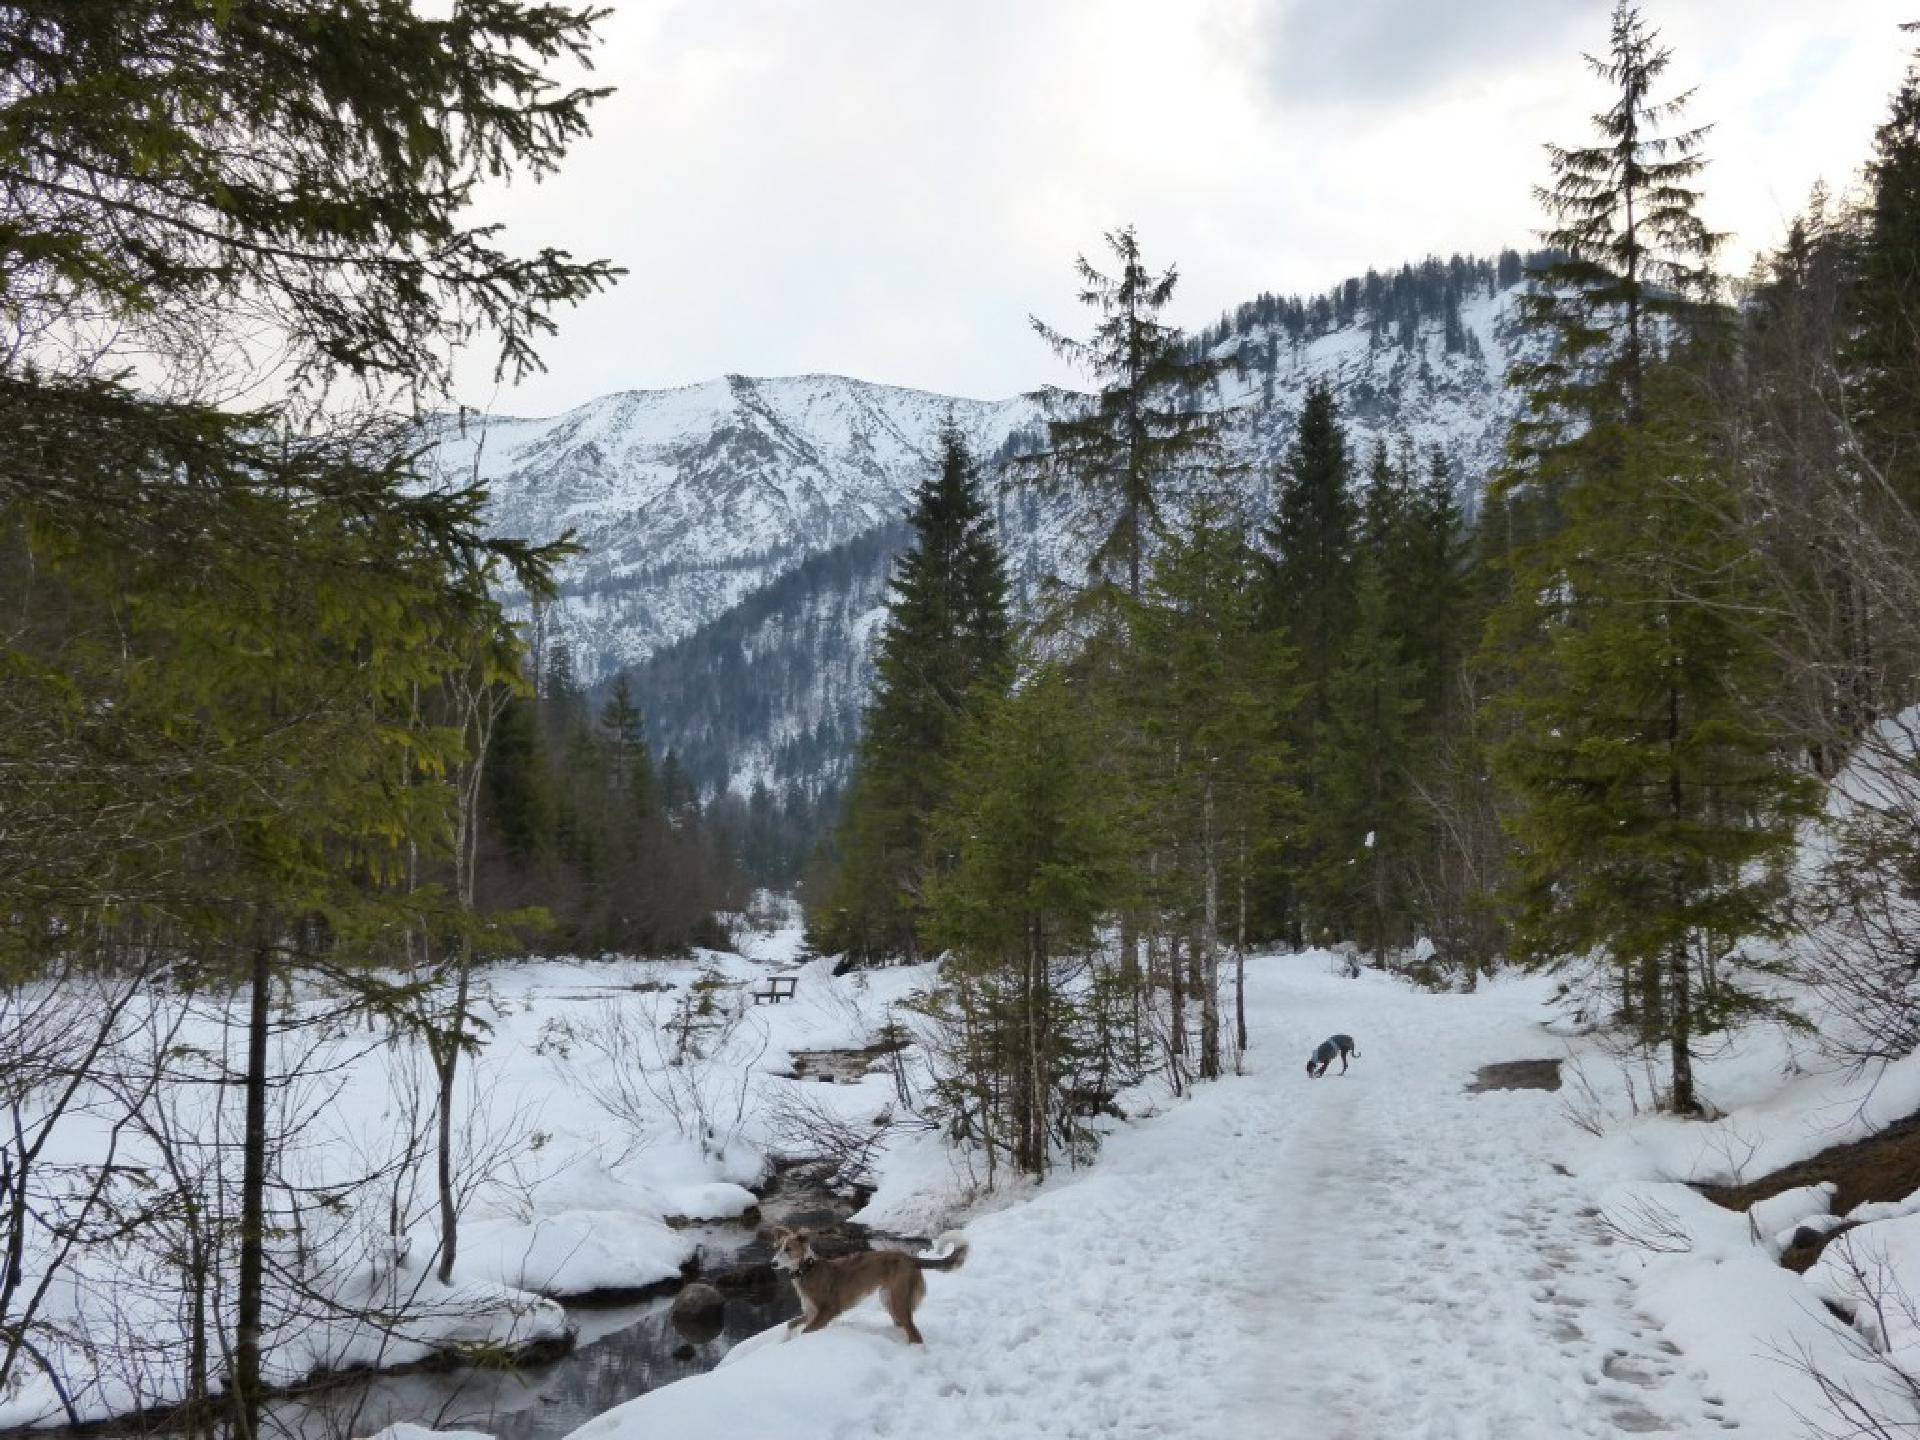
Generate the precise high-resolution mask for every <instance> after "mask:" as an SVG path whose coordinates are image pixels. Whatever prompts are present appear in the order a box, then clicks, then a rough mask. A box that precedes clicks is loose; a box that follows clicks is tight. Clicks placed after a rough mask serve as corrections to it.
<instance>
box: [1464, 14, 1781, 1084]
mask: <svg viewBox="0 0 1920 1440" xmlns="http://www.w3.org/2000/svg"><path fill="white" fill-rule="evenodd" d="M1669 59H1670V52H1669V51H1667V50H1666V49H1664V48H1661V47H1659V46H1658V44H1657V37H1655V36H1653V35H1650V34H1649V33H1648V32H1647V31H1646V30H1645V28H1644V27H1643V25H1642V24H1641V21H1640V17H1639V14H1638V12H1637V11H1636V10H1635V9H1634V7H1632V6H1631V5H1627V4H1621V5H1620V6H1618V7H1617V8H1616V10H1615V12H1614V17H1613V25H1612V47H1611V50H1610V53H1609V56H1608V57H1607V58H1606V59H1604V60H1592V59H1590V60H1589V65H1590V66H1591V68H1592V69H1593V70H1594V72H1595V73H1596V74H1598V75H1599V76H1600V77H1601V78H1602V79H1603V80H1604V81H1606V82H1607V83H1608V85H1610V86H1611V87H1612V88H1613V90H1614V92H1615V99H1614V102H1613V103H1612V105H1611V106H1610V107H1609V108H1608V109H1607V110H1606V111H1604V112H1602V113H1601V114H1600V115H1598V116H1596V117H1595V125H1596V127H1597V128H1598V130H1599V132H1600V136H1599V143H1598V144H1596V145H1593V146H1590V147H1585V148H1577V149H1563V148H1561V147H1557V146H1550V147H1549V149H1548V153H1549V157H1550V160H1551V163H1552V166H1553V169H1554V172H1555V176H1556V184H1555V186H1554V188H1553V189H1551V190H1548V191H1543V192H1542V196H1541V198H1542V203H1543V204H1544V206H1545V207H1546V209H1547V211H1548V213H1549V215H1550V216H1551V217H1552V218H1553V219H1554V220H1555V221H1556V222H1557V223H1556V224H1555V225H1554V226H1553V227H1552V228H1549V229H1548V230H1547V231H1546V232H1545V233H1544V235H1543V238H1544V239H1545V240H1546V242H1547V243H1548V244H1549V245H1550V246H1552V247H1553V248H1555V249H1556V250H1558V251H1560V252H1562V254H1563V256H1564V258H1563V259H1561V260H1560V261H1559V262H1558V263H1556V264H1555V265H1554V266H1552V267H1550V268H1549V269H1547V270H1546V271H1545V272H1544V273H1543V275H1542V276H1541V277H1539V281H1538V283H1537V285H1536V288H1535V290H1534V291H1533V293H1532V294H1531V295H1530V296H1529V299H1528V304H1527V308H1526V311H1525V316H1526V318H1527V319H1528V321H1529V322H1530V323H1531V324H1532V325H1533V326H1535V328H1536V329H1538V330H1540V331H1541V332H1542V333H1544V334H1545V335H1546V336H1548V337H1549V338H1551V339H1552V340H1553V341H1554V343H1555V347H1556V349H1555V354H1554V356H1553V358H1552V359H1550V360H1548V361H1546V362H1542V363H1540V364H1536V365H1531V366H1527V367H1522V368H1521V369H1520V370H1519V371H1518V375H1517V378H1518V379H1519V381H1520V382H1521V383H1523V384H1525V385H1527V386H1528V387H1529V389H1528V407H1527V413H1526V416H1525V417H1524V418H1523V420H1522V421H1521V422H1520V423H1519V424H1518V425H1516V427H1515V437H1514V447H1513V448H1514V455H1515V459H1516V466H1515V468H1514V469H1513V470H1512V471H1510V473H1509V474H1508V475H1507V476H1506V477H1503V485H1504V486H1505V489H1506V492H1507V498H1508V500H1509V503H1510V504H1511V502H1512V500H1513V498H1514V497H1515V495H1516V494H1524V493H1526V492H1528V491H1531V492H1533V494H1534V496H1535V497H1536V498H1537V497H1539V496H1541V495H1545V496H1548V497H1550V499H1551V502H1552V506H1553V509H1554V512H1555V513H1554V516H1553V523H1552V525H1550V526H1548V527H1546V528H1545V530H1544V532H1543V533H1540V534H1536V535H1535V536H1533V537H1531V539H1530V540H1529V541H1528V542H1527V543H1524V544H1523V546H1522V547H1521V548H1520V549H1519V551H1518V552H1517V555H1516V557H1515V560H1514V562H1513V563H1514V565H1515V583H1514V584H1513V586H1512V590H1511V593H1510V594H1509V596H1508V598H1507V600H1506V602H1505V603H1504V605H1503V606H1502V608H1501V611H1500V612H1499V614H1498V615H1497V616H1496V617H1495V620H1494V623H1493V625H1492V626H1491V627H1490V631H1489V636H1490V641H1491V644H1490V647H1489V655H1490V656H1491V657H1497V661H1498V663H1499V664H1501V665H1503V666H1505V667H1506V669H1507V674H1508V676H1509V678H1510V683H1511V690H1510V693H1509V694H1507V695H1506V696H1505V697H1504V698H1503V701H1502V704H1501V706H1500V708H1499V710H1498V711H1497V713H1498V714H1499V715H1500V716H1501V717H1502V718H1503V720H1504V722H1505V726H1506V733H1505V734H1504V736H1502V737H1501V738H1500V740H1499V741H1498V742H1497V747H1496V756H1497V759H1498V761H1499V763H1500V767H1501V769H1502V771H1503V773H1504V774H1505V775H1506V776H1507V777H1508V779H1509V782H1510V784H1511V785H1512V788H1513V792H1514V802H1515V803H1514V809H1513V811H1512V812H1511V814H1510V815H1509V817H1508V818H1509V823H1510V825H1511V829H1512V833H1513V835H1514V837H1515V839H1516V841H1517V853H1516V855H1515V858H1514V863H1515V868H1516V870H1517V874H1518V887H1519V888H1518V893H1519V897H1520V900H1521V907H1520V918H1521V922H1522V923H1521V926H1520V931H1519V938H1520V940H1521V942H1522V943H1523V944H1524V945H1525V946H1526V947H1527V949H1528V952H1529V953H1530V954H1531V955H1533V956H1534V957H1536V958H1540V959H1565V958H1571V957H1576V956H1584V955H1587V954H1589V953H1598V954H1600V955H1602V956H1604V957H1605V958H1606V959H1607V960H1608V961H1609V962H1611V964H1612V965H1613V967H1614V969H1615V974H1616V978H1617V983H1618V989H1619V994H1620V997H1621V1009H1622V1012H1623V1014H1625V1015H1626V1016H1628V1017H1629V1018H1631V1019H1632V1021H1633V1022H1634V1023H1635V1025H1636V1027H1637V1030H1638V1035H1639V1038H1640V1039H1641V1040H1642V1042H1643V1043H1645V1044H1647V1045H1648V1046H1650V1047H1655V1046H1657V1047H1659V1048H1662V1049H1664V1050H1665V1051H1666V1052H1667V1054H1668V1056H1669V1060H1670V1066H1671V1074H1672V1084H1671V1092H1670V1102H1671V1104H1672V1105H1673V1107H1674V1108H1675V1109H1676V1110H1679V1111H1682V1112H1692V1111H1694V1110H1696V1109H1697V1108H1698V1097H1697V1095H1696V1093H1695V1090H1694V1083H1693V1071H1692V1047H1693V1044H1694V1040H1695V1037H1696V1035H1697V1034H1698V1033H1699V1032H1700V1031H1702V1030H1703V1029H1707V1028H1711V1027H1712V1026H1713V1025H1715V1024H1717V1023H1719V1022H1721V1021H1723V1020H1725V1019H1726V1018H1727V1015H1728V1013H1729V1012H1731V1011H1732V1010H1734V1009H1736V1008H1737V1005H1738V996H1739V991H1738V990H1737V989H1736V988H1735V987H1733V986H1732V985H1731V984H1728V983H1725V982H1726V980H1727V977H1725V976H1723V975H1721V974H1720V972H1719V968H1718V963H1717V962H1718V960H1719V958H1720V955H1721V954H1723V953H1724V951H1725V950H1726V948H1727V947H1728V946H1729V945H1730V944H1731V943H1732V942H1733V941H1735V940H1737V939H1739V938H1741V937H1742V936H1744V935H1748V934H1767V933H1771V932H1773V931H1774V930H1776V929H1777V925H1778V915H1777V912H1776V911H1775V910H1774V909H1773V903H1774V900H1775V898H1776V897H1774V895H1773V894H1772V892H1771V891H1770V889H1769V888H1768V886H1767V883H1766V878H1765V876H1764V875H1763V873H1762V871H1761V868H1760V865H1759V862H1762V861H1764V860H1767V859H1770V858H1774V857H1777V856H1778V855H1779V854H1780V853H1781V852H1782V851H1783V849H1784V848H1785V847H1786V846H1787V845H1789V844H1790V843H1791V821H1792V819H1793V817H1794V815H1795V814H1796V813H1797V810H1796V807H1797V805H1798V804H1799V795H1800V790H1799V779H1798V777H1797V776H1796V775H1795V774H1794V773H1793V772H1792V768H1791V765H1790V763H1788V762H1787V761H1786V759H1785V757H1784V755H1783V751H1782V749H1781V743H1782V742H1781V740H1780V738H1779V737H1778V736H1775V735H1773V734H1771V733H1769V731H1768V730H1767V728H1766V727H1765V726H1764V724H1763V723H1762V722H1761V721H1760V720H1759V719H1758V718H1757V713H1758V706H1759V700H1760V694H1761V691H1762V690H1763V689H1764V687H1765V685H1766V683H1767V680H1768V678H1769V677H1768V672H1767V661H1766V658H1765V650H1764V647H1763V646H1762V645H1761V643H1760V641H1759V640H1758V638H1757V637H1756V636H1755V635H1753V634H1752V633H1751V632H1750V631H1749V630H1748V629H1747V628H1745V621H1746V617H1747V616H1748V615H1749V614H1751V613H1752V612H1753V608H1754V593H1753V587H1754V585H1755V584H1756V576H1755V574H1754V572H1753V568H1752V563H1753V557H1752V556H1751V554H1750V549H1749V547H1748V546H1747V545H1746V544H1745V542H1744V540H1742V539H1741V538H1740V537H1739V536H1738V535H1737V534H1736V533H1735V531H1734V528H1733V526H1732V525H1731V524H1730V522H1729V519H1728V517H1729V516H1730V515H1731V514H1733V513H1734V511H1735V507H1734V506H1733V505H1732V504H1731V502H1730V500H1729V497H1728V495H1727V492H1726V488H1725V487H1726V485H1727V479H1726V476H1725V475H1724V474H1723V473H1722V471H1721V469H1720V468H1719V466H1718V463H1717V462H1716V460H1715V457H1714V456H1713V454H1712V453H1711V449H1710V443H1709V442H1710V436H1709V431H1708V427H1707V425H1706V424H1705V423H1704V422H1703V420H1702V417H1701V416H1700V415H1699V414H1698V413H1697V409H1696V408H1695V407H1694V405H1693V403H1692V401H1691V399H1690V397H1689V394H1688V391H1689V386H1690V385H1691V384H1692V383H1693V380H1692V379H1691V378H1690V376H1689V373H1688V371H1687V370H1686V369H1684V368H1683V367H1682V366H1680V365H1678V364H1675V363H1672V362H1670V361H1667V360H1666V359H1664V358H1663V357H1664V356H1666V355H1667V354H1669V353H1673V352H1677V351H1679V349H1680V347H1681V346H1682V345H1683V344H1686V345H1689V346H1690V348H1688V349H1687V350H1686V351H1685V352H1684V353H1685V355H1686V359H1687V362H1688V365H1689V366H1692V367H1695V368H1696V369H1697V368H1698V367H1701V366H1704V365H1705V364H1707V363H1708V362H1709V361H1710V359H1711V357H1712V355H1713V353H1714V352H1713V349H1712V343H1711V342H1712V340H1713V338H1714V337H1715V335H1716V332H1717V331H1718V330H1719V325H1718V317H1717V316H1716V315H1715V313H1714V312H1713V311H1712V310H1711V307H1710V300H1711V296H1712V294H1713V291H1714V288H1715V285H1714V280H1713V277H1712V275H1711V271H1710V268H1709V262H1710V260H1711V257H1712V254H1713V252H1714V249H1715V245H1716V242H1717V237H1715V236H1714V235H1712V234H1711V233H1710V232H1709V231H1708V230H1707V229H1706V227H1705V226H1704V225H1703V224H1702V223H1701V222H1700V220H1699V218H1698V216H1697V214H1696V213H1695V207H1696V205H1697V203H1698V199H1699V196H1698V192H1697V191H1696V190H1695V189H1694V188H1693V185H1692V183H1691V182H1692V181H1693V180H1694V179H1695V178H1696V177H1697V176H1698V174H1699V172H1700V170H1701V169H1702V167H1703V166H1704V164H1705V160H1704V157H1703V156H1702V154H1701V153H1700V147H1701V143H1702V141H1703V138H1704V135H1705V131H1704V130H1703V129H1698V128H1696V129H1690V130H1681V131H1678V132H1675V133H1670V134H1662V133H1660V127H1661V126H1662V125H1663V124H1664V123H1667V122H1671V121H1673V120H1675V119H1676V118H1677V117H1678V116H1679V115H1680V114H1681V112H1682V111H1683V110H1684V107H1685V104H1686V101H1687V99H1688V96H1687V95H1686V94H1682V95H1681V96H1679V97H1678V98H1676V99H1672V100H1667V101H1664V102H1659V101H1656V100H1655V99H1654V98H1653V95H1652V91H1653V86H1654V83H1655V82H1656V81H1657V80H1658V79H1659V77H1660V76H1661V75H1662V74H1663V72H1664V71H1665V70H1666V68H1667V65H1668V62H1669ZM1703 983H1705V984H1707V985H1708V986H1709V987H1710V988H1709V989H1708V990H1706V991H1704V992H1703V990H1702V984H1703ZM1703 994H1705V995H1711V996H1712V997H1714V999H1713V1004H1712V1005H1711V1006H1709V1005H1706V1004H1703V1003H1702V1000H1703Z"/></svg>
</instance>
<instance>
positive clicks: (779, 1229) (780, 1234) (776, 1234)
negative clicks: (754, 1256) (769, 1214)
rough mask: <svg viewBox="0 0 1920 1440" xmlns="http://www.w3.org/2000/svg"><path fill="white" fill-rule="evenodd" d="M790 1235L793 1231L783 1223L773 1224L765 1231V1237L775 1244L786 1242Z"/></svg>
mask: <svg viewBox="0 0 1920 1440" xmlns="http://www.w3.org/2000/svg"><path fill="white" fill-rule="evenodd" d="M792 1235H793V1231H791V1230H789V1229H787V1227H786V1226H784V1225H775V1226H774V1227H773V1228H772V1229H771V1230H769V1231H767V1238H768V1239H769V1240H771V1241H772V1242H773V1243H774V1244H776V1245H784V1244H786V1242H787V1241H788V1240H789V1239H790V1238H791V1237H792Z"/></svg>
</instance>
